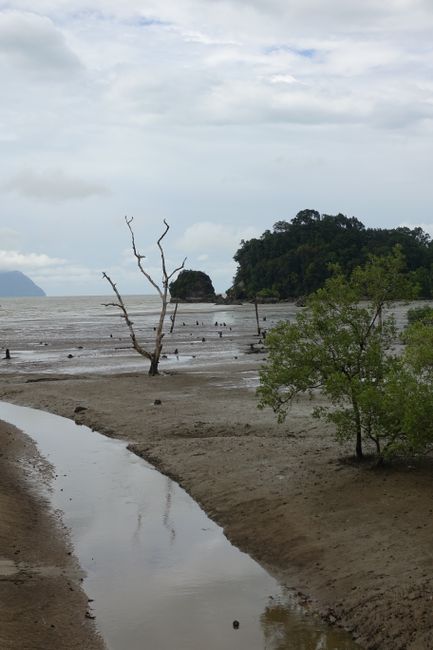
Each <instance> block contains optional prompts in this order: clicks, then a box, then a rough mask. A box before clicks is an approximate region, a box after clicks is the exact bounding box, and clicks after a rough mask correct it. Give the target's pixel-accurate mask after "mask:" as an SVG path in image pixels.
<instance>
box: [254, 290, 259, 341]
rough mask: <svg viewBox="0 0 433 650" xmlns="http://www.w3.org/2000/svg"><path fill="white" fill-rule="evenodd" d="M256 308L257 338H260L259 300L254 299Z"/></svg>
mask: <svg viewBox="0 0 433 650" xmlns="http://www.w3.org/2000/svg"><path fill="white" fill-rule="evenodd" d="M254 307H255V310H256V322H257V336H260V321H259V308H258V306H257V298H255V299H254Z"/></svg>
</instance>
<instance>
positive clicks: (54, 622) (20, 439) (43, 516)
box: [0, 422, 104, 650]
mask: <svg viewBox="0 0 433 650" xmlns="http://www.w3.org/2000/svg"><path fill="white" fill-rule="evenodd" d="M0 448H1V453H0V647H1V648H4V649H5V650H6V649H7V650H39V649H40V650H59V648H62V650H79V649H80V650H82V649H85V650H102V649H103V647H104V646H103V643H102V642H101V640H100V639H99V638H98V636H97V634H96V633H95V629H94V626H93V624H92V621H91V620H90V619H88V618H86V613H87V612H88V611H89V610H88V608H89V603H88V601H87V597H86V596H85V594H84V593H83V592H82V591H81V588H80V582H81V577H82V576H81V573H80V570H79V568H78V566H77V564H76V562H75V561H74V558H73V556H72V555H71V549H70V548H69V547H68V544H67V538H66V536H65V531H63V530H62V529H61V524H60V522H59V521H57V520H56V519H55V517H54V516H53V515H51V514H50V513H49V511H48V508H47V505H46V503H45V502H44V500H43V499H42V498H41V497H40V496H38V495H37V494H36V492H34V491H32V489H30V487H29V484H28V482H27V481H24V480H23V476H24V475H25V474H28V473H33V474H35V475H37V476H38V477H39V480H41V481H46V480H47V479H48V478H49V471H50V468H49V466H48V465H47V464H46V463H44V462H43V461H42V459H41V458H40V457H39V456H38V454H37V451H36V449H35V446H34V444H33V443H32V441H31V440H30V438H28V437H27V436H25V435H24V434H22V433H21V432H20V431H18V430H17V429H15V428H14V427H11V426H9V425H6V424H4V423H1V422H0Z"/></svg>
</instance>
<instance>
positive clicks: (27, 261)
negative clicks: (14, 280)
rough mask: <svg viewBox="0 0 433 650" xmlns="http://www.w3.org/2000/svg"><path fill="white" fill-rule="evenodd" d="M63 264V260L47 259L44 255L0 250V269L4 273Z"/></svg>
mask: <svg viewBox="0 0 433 650" xmlns="http://www.w3.org/2000/svg"><path fill="white" fill-rule="evenodd" d="M64 263H65V260H63V259H60V258H57V257H49V256H48V255H46V254H45V253H20V252H19V251H11V250H0V269H3V270H6V271H22V270H23V269H24V270H35V269H44V268H47V267H53V266H58V265H59V264H64Z"/></svg>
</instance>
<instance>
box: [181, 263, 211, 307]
mask: <svg viewBox="0 0 433 650" xmlns="http://www.w3.org/2000/svg"><path fill="white" fill-rule="evenodd" d="M170 294H171V297H172V298H173V299H176V298H178V299H180V300H187V299H192V298H201V299H206V300H209V299H213V298H215V289H214V288H213V284H212V281H211V279H210V277H209V276H208V275H207V274H206V273H203V271H192V270H184V271H181V272H180V273H179V275H178V277H177V278H176V280H175V281H174V282H171V283H170Z"/></svg>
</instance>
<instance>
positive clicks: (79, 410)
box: [74, 406, 87, 413]
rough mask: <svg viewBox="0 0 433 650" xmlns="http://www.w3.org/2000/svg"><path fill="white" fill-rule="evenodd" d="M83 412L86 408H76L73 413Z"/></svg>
mask: <svg viewBox="0 0 433 650" xmlns="http://www.w3.org/2000/svg"><path fill="white" fill-rule="evenodd" d="M83 411H87V406H76V407H75V410H74V413H82V412H83Z"/></svg>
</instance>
